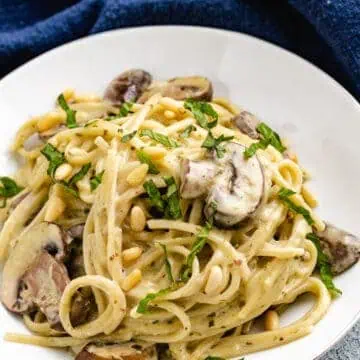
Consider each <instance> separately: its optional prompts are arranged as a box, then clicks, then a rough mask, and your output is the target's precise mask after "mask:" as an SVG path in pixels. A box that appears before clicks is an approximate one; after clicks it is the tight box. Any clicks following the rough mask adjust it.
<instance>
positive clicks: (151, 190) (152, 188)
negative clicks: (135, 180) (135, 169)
mask: <svg viewBox="0 0 360 360" xmlns="http://www.w3.org/2000/svg"><path fill="white" fill-rule="evenodd" d="M143 187H144V189H145V191H146V192H147V194H148V195H149V200H150V203H151V205H153V206H155V207H156V209H158V210H159V211H161V212H163V211H165V202H164V200H163V199H162V197H161V194H160V191H159V189H158V188H157V187H156V185H155V183H154V181H152V180H149V181H146V182H145V183H144V185H143Z"/></svg>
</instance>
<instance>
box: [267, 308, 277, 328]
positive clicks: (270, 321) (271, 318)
mask: <svg viewBox="0 0 360 360" xmlns="http://www.w3.org/2000/svg"><path fill="white" fill-rule="evenodd" d="M264 327H265V330H266V331H271V330H276V329H278V328H279V315H278V313H277V312H276V311H274V310H268V311H267V312H266V313H265V319H264Z"/></svg>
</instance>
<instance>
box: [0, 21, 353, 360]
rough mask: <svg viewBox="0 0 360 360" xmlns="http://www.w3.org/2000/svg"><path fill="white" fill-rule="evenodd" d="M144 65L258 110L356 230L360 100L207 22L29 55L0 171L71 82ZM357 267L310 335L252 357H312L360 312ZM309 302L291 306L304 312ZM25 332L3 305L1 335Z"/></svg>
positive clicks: (7, 119) (31, 355) (276, 51)
mask: <svg viewBox="0 0 360 360" xmlns="http://www.w3.org/2000/svg"><path fill="white" fill-rule="evenodd" d="M133 67H139V68H144V69H147V70H148V71H150V72H151V73H152V74H153V75H154V77H155V78H169V77H173V76H176V75H190V74H202V75H205V76H207V77H209V78H210V79H211V80H212V81H213V83H214V87H215V93H216V94H217V95H222V96H227V97H230V99H232V100H233V101H234V102H235V103H238V104H241V105H242V106H244V107H245V108H246V109H249V110H251V111H253V112H255V113H256V114H258V115H259V116H260V117H261V118H262V119H263V120H264V121H266V122H267V123H269V124H270V125H271V126H272V127H274V128H276V129H277V130H278V131H279V132H280V134H281V135H283V136H286V137H288V138H289V139H290V140H291V143H292V144H293V146H294V148H295V149H296V151H297V152H298V154H299V156H300V160H301V162H302V164H304V165H305V166H306V167H307V168H308V169H309V170H310V171H311V172H312V173H313V174H314V182H313V183H312V186H311V187H312V189H313V190H314V192H315V193H316V194H318V198H319V200H320V204H321V206H320V208H319V212H320V214H321V216H322V217H323V218H324V219H327V220H329V221H331V222H333V223H334V224H337V225H339V226H341V227H344V228H346V229H348V230H350V231H352V232H355V233H360V222H359V218H360V201H359V200H360V186H359V185H358V183H359V179H360V167H359V164H360V147H359V146H358V138H359V134H360V106H359V105H358V104H357V103H356V101H355V100H354V99H353V98H352V97H351V96H350V95H349V94H348V93H347V92H346V91H345V90H344V89H343V88H342V87H341V86H339V85H338V84H337V83H336V82H335V81H334V80H332V79H331V78H330V77H329V76H327V75H326V74H325V73H323V72H322V71H320V70H319V69H317V68H316V67H314V66H312V65H311V64H309V63H307V62H305V61H304V60H302V59H300V58H299V57H297V56H295V55H292V54H290V53H289V52H286V51H284V50H282V49H280V48H278V47H276V46H273V45H270V44H268V43H266V42H264V41H260V40H257V39H254V38H252V37H249V36H246V35H242V34H237V33H232V32H226V31H220V30H211V29H206V28H194V27H146V28H138V29H129V30H119V31H112V32H108V33H104V34H100V35H96V36H92V37H89V38H86V39H83V40H80V41H76V42H73V43H71V44H68V45H65V46H62V47H60V48H58V49H55V50H53V51H50V52H48V53H47V54H45V55H42V56H40V57H38V58H37V59H35V60H33V61H31V62H29V63H28V64H26V65H24V66H22V67H21V68H20V69H18V70H16V71H15V72H13V73H12V74H10V75H9V76H7V77H6V78H4V79H3V80H2V81H1V82H0V109H1V111H0V116H1V124H2V127H1V132H0V138H1V141H0V168H1V173H2V174H8V173H9V171H11V170H12V169H13V166H14V163H13V161H12V160H11V158H10V157H9V154H8V152H7V149H8V147H9V145H10V143H11V140H12V139H13V136H14V134H15V132H16V130H17V128H18V127H19V126H20V125H21V124H22V123H23V122H24V121H25V120H27V119H29V117H30V116H33V115H36V114H39V113H42V112H45V111H47V110H48V109H50V108H51V107H52V106H53V104H54V99H55V98H56V96H57V95H58V94H59V93H60V92H61V91H62V90H63V89H64V88H67V87H73V88H75V89H76V90H78V91H80V92H81V91H85V92H97V93H99V94H101V93H102V91H103V90H104V88H105V86H106V85H107V84H108V82H109V81H110V80H111V79H112V78H113V77H114V76H115V75H116V74H118V73H120V72H122V71H123V70H124V69H128V68H133ZM359 277H360V267H359V266H355V267H353V268H352V269H351V270H350V271H348V272H347V273H345V274H344V275H342V276H340V277H339V278H337V279H336V283H337V285H338V286H339V287H340V288H341V289H342V290H343V296H342V297H341V298H340V299H339V300H337V301H336V302H334V303H333V305H332V306H331V308H330V311H329V313H328V314H327V316H326V317H325V318H324V319H323V320H322V321H321V322H320V323H319V324H318V325H317V326H316V327H315V328H314V331H313V333H312V334H311V335H310V336H307V337H305V338H303V339H300V340H298V341H295V342H294V343H291V344H289V345H284V346H282V347H279V348H275V349H272V350H267V351H264V352H261V353H258V354H253V355H249V356H247V357H246V359H247V360H258V359H261V360H270V359H271V360H273V359H277V360H288V359H290V358H293V359H299V356H300V354H301V359H302V360H311V359H314V358H315V357H316V356H317V355H319V354H320V353H322V352H323V351H325V350H326V349H327V348H329V347H330V346H331V345H332V344H334V342H335V341H336V340H337V339H339V337H340V336H341V335H343V334H344V332H345V331H346V330H347V329H348V328H349V326H350V325H351V324H353V323H354V321H355V320H356V319H357V318H358V315H359V311H360V302H359V299H360V286H358V279H359ZM304 306H305V305H299V306H297V307H296V308H293V309H292V311H291V314H290V315H289V316H288V318H287V319H286V320H287V321H289V319H290V317H291V318H294V317H296V316H298V315H299V313H300V312H301V311H302V308H303V307H304ZM7 331H11V332H16V331H18V332H25V328H24V326H23V325H22V323H21V322H20V321H19V320H18V319H17V318H16V317H14V316H11V315H10V314H8V313H7V312H6V311H5V310H4V309H3V307H0V335H1V337H2V335H3V334H4V333H5V332H7ZM0 358H1V359H12V358H14V359H15V358H19V359H21V358H27V359H35V358H36V359H37V360H45V359H46V360H47V359H49V358H52V359H63V358H64V355H63V353H61V352H56V351H54V350H47V349H43V348H37V347H32V346H27V345H16V344H11V343H5V342H2V340H0Z"/></svg>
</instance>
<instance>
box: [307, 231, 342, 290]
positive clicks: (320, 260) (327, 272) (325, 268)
mask: <svg viewBox="0 0 360 360" xmlns="http://www.w3.org/2000/svg"><path fill="white" fill-rule="evenodd" d="M306 238H307V239H309V240H311V241H312V242H313V244H314V245H315V247H316V250H317V253H318V256H317V262H316V267H317V269H318V270H319V272H320V278H321V280H322V282H323V283H324V284H325V286H326V288H327V289H328V290H329V292H330V293H331V295H332V296H338V295H341V294H342V292H341V290H340V289H338V288H337V287H336V286H335V284H334V282H333V274H332V271H331V266H330V261H329V258H328V257H327V255H326V254H325V253H324V252H323V250H322V248H321V245H320V239H319V237H318V236H317V235H315V234H314V233H308V234H307V235H306Z"/></svg>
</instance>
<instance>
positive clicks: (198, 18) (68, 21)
mask: <svg viewBox="0 0 360 360" xmlns="http://www.w3.org/2000/svg"><path fill="white" fill-rule="evenodd" d="M156 24H188V25H201V26H210V27H218V28H224V29H230V30H235V31H241V32H244V33H248V34H251V35H254V36H257V37H260V38H262V39H265V40H268V41H270V42H273V43H275V44H278V45H280V46H282V47H284V48H287V49H289V50H291V51H293V52H295V53H297V54H299V55H301V56H302V57H304V58H306V59H308V60H310V61H311V62H313V63H315V64H316V65H317V66H319V67H321V68H322V69H323V70H325V71H326V72H328V73H329V74H330V75H332V76H333V77H334V78H335V79H337V80H338V81H339V82H340V83H341V84H342V85H343V86H344V87H346V88H347V89H348V90H349V91H350V92H351V93H352V94H353V95H354V96H355V97H356V98H358V99H359V98H360V0H287V1H286V0H277V1H267V0H79V1H72V0H0V77H1V76H4V75H5V74H6V73H8V72H9V71H10V70H12V69H14V68H16V67H17V66H19V65H20V64H22V63H24V62H26V61H27V60H29V59H31V58H33V57H35V56H36V55H38V54H40V53H42V52H44V51H46V50H48V49H51V48H53V47H55V46H58V45H60V44H63V43H66V42H69V41H71V40H74V39H77V38H80V37H84V36H86V35H87V34H92V33H97V32H101V31H105V30H109V29H114V28H122V27H132V26H141V25H156ZM294 86H296V84H294Z"/></svg>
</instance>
